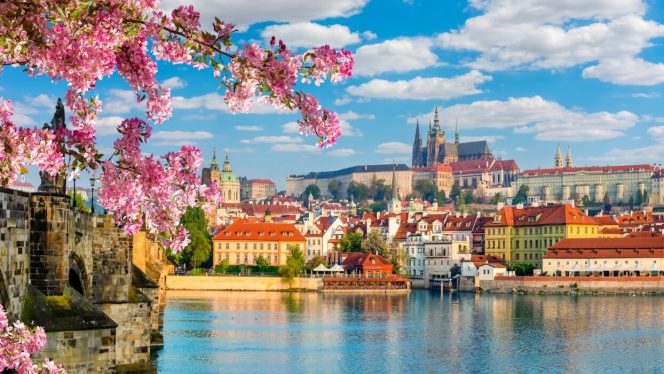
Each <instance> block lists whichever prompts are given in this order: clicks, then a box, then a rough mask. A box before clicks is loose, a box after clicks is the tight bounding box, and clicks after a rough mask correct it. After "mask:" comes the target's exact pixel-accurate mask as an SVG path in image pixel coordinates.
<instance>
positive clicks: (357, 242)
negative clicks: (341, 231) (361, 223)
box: [339, 231, 363, 252]
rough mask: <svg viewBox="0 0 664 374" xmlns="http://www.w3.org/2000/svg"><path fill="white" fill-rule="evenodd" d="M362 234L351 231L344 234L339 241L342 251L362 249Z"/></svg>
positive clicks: (358, 250)
mask: <svg viewBox="0 0 664 374" xmlns="http://www.w3.org/2000/svg"><path fill="white" fill-rule="evenodd" d="M362 239H363V238H362V234H360V233H359V232H355V231H354V232H351V233H349V234H347V235H344V236H343V237H342V238H341V242H340V243H339V246H340V249H341V252H360V251H361V250H362Z"/></svg>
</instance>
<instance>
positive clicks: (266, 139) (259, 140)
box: [240, 135, 302, 144]
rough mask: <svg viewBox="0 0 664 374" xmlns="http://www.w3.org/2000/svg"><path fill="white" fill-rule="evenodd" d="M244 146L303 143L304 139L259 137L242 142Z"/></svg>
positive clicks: (283, 136)
mask: <svg viewBox="0 0 664 374" xmlns="http://www.w3.org/2000/svg"><path fill="white" fill-rule="evenodd" d="M240 143H242V144H265V143H302V138H299V137H294V136H285V135H282V136H257V137H255V138H252V139H242V140H240Z"/></svg>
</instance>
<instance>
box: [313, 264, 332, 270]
mask: <svg viewBox="0 0 664 374" xmlns="http://www.w3.org/2000/svg"><path fill="white" fill-rule="evenodd" d="M314 271H330V269H328V268H327V267H326V266H325V265H323V264H320V265H318V266H316V267H315V268H314Z"/></svg>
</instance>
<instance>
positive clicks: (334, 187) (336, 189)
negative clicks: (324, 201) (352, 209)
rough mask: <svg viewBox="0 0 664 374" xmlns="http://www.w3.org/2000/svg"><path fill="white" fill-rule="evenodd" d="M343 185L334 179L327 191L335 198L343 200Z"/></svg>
mask: <svg viewBox="0 0 664 374" xmlns="http://www.w3.org/2000/svg"><path fill="white" fill-rule="evenodd" d="M342 187H343V185H342V184H341V182H340V181H338V180H336V179H332V180H331V181H330V183H328V184H327V192H329V193H330V196H332V198H333V199H334V200H341V197H342V196H343V191H342V189H341V188H342Z"/></svg>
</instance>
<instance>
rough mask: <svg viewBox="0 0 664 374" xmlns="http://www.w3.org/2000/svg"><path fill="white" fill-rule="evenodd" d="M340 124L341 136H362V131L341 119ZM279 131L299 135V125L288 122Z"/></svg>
mask: <svg viewBox="0 0 664 374" xmlns="http://www.w3.org/2000/svg"><path fill="white" fill-rule="evenodd" d="M339 122H340V124H341V134H342V135H343V136H362V131H360V130H359V129H357V128H355V127H354V126H353V125H351V124H350V123H348V121H344V120H343V119H342V120H341V121H339ZM281 129H282V130H283V132H284V133H285V134H299V133H300V125H299V124H298V123H297V122H294V121H293V122H288V123H285V124H283V125H282V126H281Z"/></svg>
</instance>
